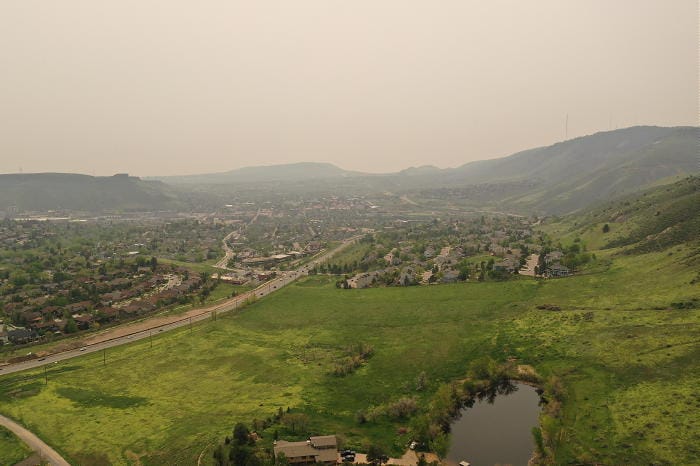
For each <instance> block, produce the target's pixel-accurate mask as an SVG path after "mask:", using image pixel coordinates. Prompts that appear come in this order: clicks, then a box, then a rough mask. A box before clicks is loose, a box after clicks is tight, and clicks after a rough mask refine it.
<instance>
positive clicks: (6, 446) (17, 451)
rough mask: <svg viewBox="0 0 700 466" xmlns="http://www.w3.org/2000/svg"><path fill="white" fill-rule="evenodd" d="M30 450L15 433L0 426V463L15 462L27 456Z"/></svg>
mask: <svg viewBox="0 0 700 466" xmlns="http://www.w3.org/2000/svg"><path fill="white" fill-rule="evenodd" d="M31 452H32V451H31V450H30V449H29V447H27V446H26V445H25V444H24V442H22V441H21V440H20V439H18V438H17V437H16V436H15V434H13V433H12V432H10V431H9V430H7V429H6V428H4V427H2V426H0V464H8V465H9V464H15V463H19V462H20V461H22V460H23V459H25V458H27V457H28V456H29V455H30V454H31Z"/></svg>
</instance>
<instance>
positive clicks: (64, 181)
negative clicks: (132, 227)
mask: <svg viewBox="0 0 700 466" xmlns="http://www.w3.org/2000/svg"><path fill="white" fill-rule="evenodd" d="M11 206H14V207H16V208H17V209H19V210H20V211H47V210H64V209H65V210H79V211H90V212H97V211H104V210H124V211H132V210H168V209H175V208H179V207H182V206H183V202H182V200H181V199H180V196H179V194H178V193H177V192H176V191H174V190H173V188H171V187H169V186H167V185H165V184H164V183H160V182H157V181H143V180H141V179H139V178H135V177H128V176H126V175H115V176H111V177H95V176H88V175H75V174H68V173H34V174H9V175H0V210H5V209H6V208H8V207H11Z"/></svg>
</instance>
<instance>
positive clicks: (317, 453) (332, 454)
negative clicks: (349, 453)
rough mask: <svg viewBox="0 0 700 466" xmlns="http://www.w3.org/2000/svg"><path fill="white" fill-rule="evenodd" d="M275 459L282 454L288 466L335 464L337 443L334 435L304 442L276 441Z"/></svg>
mask: <svg viewBox="0 0 700 466" xmlns="http://www.w3.org/2000/svg"><path fill="white" fill-rule="evenodd" d="M274 447H275V448H274V451H275V459H277V458H278V457H279V456H280V454H283V455H284V456H285V457H286V458H287V461H288V462H289V464H313V463H324V464H336V463H337V461H338V441H337V440H336V438H335V435H322V436H318V437H309V439H308V440H307V441H305V442H287V441H285V440H278V441H277V442H275V445H274Z"/></svg>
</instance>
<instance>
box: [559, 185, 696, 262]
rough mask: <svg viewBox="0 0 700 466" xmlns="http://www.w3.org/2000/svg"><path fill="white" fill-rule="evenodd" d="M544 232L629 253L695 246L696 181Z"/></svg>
mask: <svg viewBox="0 0 700 466" xmlns="http://www.w3.org/2000/svg"><path fill="white" fill-rule="evenodd" d="M606 225H607V227H606ZM548 229H549V231H550V233H553V234H554V236H562V235H565V236H568V237H575V236H579V237H581V238H582V239H583V240H584V241H585V242H587V243H588V244H589V245H590V246H592V247H595V248H603V249H610V248H622V251H623V252H625V253H627V254H631V253H642V252H652V251H662V250H665V249H667V248H669V247H671V246H676V245H680V244H690V245H698V244H700V234H699V233H700V177H697V176H690V177H687V178H684V179H682V180H680V181H677V182H675V183H672V184H669V185H663V186H658V187H655V188H651V189H648V190H646V191H644V192H642V193H638V194H633V195H628V196H625V197H622V198H620V199H618V200H613V201H609V202H606V203H603V204H600V205H598V206H596V207H592V208H589V209H588V210H586V211H583V212H581V213H580V214H578V215H574V216H571V217H567V218H565V219H563V220H562V221H558V222H556V223H555V224H553V225H550V226H548Z"/></svg>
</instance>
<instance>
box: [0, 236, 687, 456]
mask: <svg viewBox="0 0 700 466" xmlns="http://www.w3.org/2000/svg"><path fill="white" fill-rule="evenodd" d="M669 252H670V253H671V254H670V255H669ZM693 253H694V250H693V249H692V248H687V247H676V248H674V249H673V250H669V251H663V252H657V253H650V254H644V255H630V256H619V257H614V258H612V259H610V260H608V259H607V258H601V259H600V260H599V261H598V264H597V265H596V266H595V267H593V268H592V269H590V270H589V271H588V273H586V274H583V275H580V276H576V277H573V278H569V279H561V280H550V281H544V282H541V281H540V282H538V281H534V280H529V279H521V280H515V281H510V282H502V283H466V284H458V285H448V286H434V287H410V288H384V289H382V288H379V289H365V290H339V289H336V288H335V286H334V284H333V280H332V279H327V278H321V277H317V278H310V279H307V280H305V281H302V282H300V283H297V284H295V285H292V286H290V287H289V288H286V289H284V290H281V291H280V292H278V293H276V294H274V295H271V296H270V297H268V298H265V299H263V300H261V301H259V302H257V303H255V304H253V305H252V306H250V307H249V308H248V309H246V310H245V311H244V312H243V313H241V314H239V315H235V316H230V317H226V318H221V319H219V320H218V321H217V322H210V323H207V324H204V325H201V326H198V327H195V330H194V332H193V333H191V334H190V333H189V332H188V331H187V330H182V331H179V332H174V333H168V334H164V335H161V336H160V337H158V338H157V339H155V341H154V345H153V348H152V349H151V348H150V346H149V343H148V342H147V341H145V342H139V343H135V344H132V345H129V346H126V347H121V348H118V349H114V350H110V351H109V352H108V353H107V365H106V366H103V365H102V356H101V355H87V356H85V357H82V358H79V359H74V360H71V361H70V362H66V363H62V364H59V365H56V366H55V367H52V368H51V370H50V372H49V383H48V385H44V384H43V378H42V376H43V371H35V372H30V373H29V374H20V375H13V376H6V377H3V378H0V411H2V412H3V413H5V414H8V415H10V416H12V417H14V418H16V419H18V420H20V421H21V422H23V423H24V424H26V425H27V426H29V427H30V428H31V429H33V430H35V431H36V432H37V433H38V434H39V435H40V436H42V437H43V438H44V439H45V440H46V441H48V443H50V444H52V445H53V446H55V447H57V448H58V449H59V450H60V451H62V452H63V453H64V454H65V455H66V456H67V457H69V458H70V459H72V460H73V461H75V463H76V464H90V465H99V464H107V463H108V462H111V463H116V464H136V463H137V460H138V461H141V462H142V464H154V465H155V464H164V463H168V464H193V463H194V462H195V461H196V459H197V458H198V457H199V455H200V454H202V452H204V458H205V459H208V457H209V455H210V453H211V452H210V450H207V448H208V447H209V448H210V447H211V446H212V445H213V444H214V443H216V442H220V441H221V439H222V438H223V437H224V436H225V435H226V434H227V433H228V432H230V428H231V427H232V426H233V424H234V423H236V422H239V421H242V422H246V423H249V424H250V422H251V421H252V420H253V419H254V418H258V419H263V418H266V417H268V416H271V415H272V414H274V413H275V412H276V411H277V410H278V408H280V407H282V408H284V409H286V408H287V407H290V408H291V409H292V412H303V413H305V414H307V415H308V416H309V423H308V432H304V434H306V433H327V432H338V433H342V434H343V436H344V437H345V440H346V443H347V444H348V445H350V446H352V447H354V448H356V449H360V450H361V449H363V448H365V447H366V445H367V443H369V442H370V441H374V442H379V443H382V444H384V445H385V446H386V447H388V448H390V449H391V450H392V451H393V452H394V453H398V452H400V450H401V449H402V448H403V446H404V445H405V442H406V441H407V440H408V438H407V436H406V435H402V434H399V433H398V432H399V431H398V430H397V429H398V427H400V426H406V425H407V424H408V423H407V421H391V420H388V419H385V418H380V419H378V420H376V421H373V422H368V423H366V424H358V422H357V421H356V419H355V414H356V412H357V411H358V410H361V409H367V408H369V407H371V406H373V405H374V406H376V405H382V404H385V403H390V402H392V401H395V400H397V399H398V398H400V397H402V396H417V397H418V399H419V404H420V406H426V405H427V403H428V401H429V400H430V398H431V397H432V395H433V393H434V392H435V390H436V389H437V388H438V386H439V384H440V383H441V382H446V381H451V380H457V379H460V378H462V377H463V376H464V374H465V371H466V368H467V367H468V366H469V364H470V363H471V362H472V361H474V360H475V359H477V358H479V357H481V356H484V355H489V356H491V357H493V358H496V359H498V360H504V359H505V358H507V357H515V358H518V362H519V363H522V364H531V365H533V366H534V367H535V368H536V369H537V371H539V372H540V373H541V374H542V375H543V376H545V377H548V376H550V375H557V376H559V377H560V378H561V380H562V381H563V384H564V387H565V389H566V393H567V395H566V399H565V402H564V407H563V411H562V417H561V418H559V419H554V420H550V421H547V424H546V426H545V427H546V429H549V430H551V431H552V432H553V436H552V438H554V439H558V440H556V441H555V442H554V444H553V445H552V448H553V449H554V451H555V452H556V461H557V463H558V464H565V463H568V462H574V463H581V462H590V461H593V460H595V461H598V462H602V463H604V464H619V465H623V464H629V465H636V464H649V463H652V462H653V463H655V464H693V462H694V461H695V460H696V458H697V457H698V456H697V455H698V451H697V445H698V441H699V440H700V428H699V427H698V425H697V423H695V422H694V417H693V413H694V412H695V410H697V408H698V407H699V406H700V398H699V396H698V392H697V386H698V384H699V383H700V362H698V361H700V349H699V346H698V344H697V342H698V341H699V340H700V315H699V312H700V311H698V309H675V308H674V306H673V305H672V303H675V302H680V301H683V302H688V301H689V302H692V299H693V298H697V297H699V296H700V284H698V283H694V284H692V283H693V279H694V278H695V276H696V275H697V273H698V266H697V265H694V266H688V265H686V264H685V263H684V261H685V260H686V259H687V258H688V257H689V256H690V255H692V254H693ZM542 304H555V305H557V306H559V307H560V308H561V310H560V311H546V310H540V309H538V308H537V306H538V305H542ZM354 343H365V344H370V345H372V346H373V347H374V349H375V351H374V356H373V357H372V358H371V359H369V361H368V362H367V363H366V364H365V365H364V366H363V367H361V368H360V369H359V370H357V371H356V372H354V373H352V374H351V375H348V376H346V377H342V378H339V377H335V376H333V375H331V374H330V372H331V371H332V368H333V367H334V364H335V362H336V361H337V360H338V359H339V358H341V357H342V356H343V354H344V351H345V349H346V348H347V346H348V345H350V344H354ZM423 371H424V372H425V373H426V374H427V380H428V384H427V388H426V390H424V391H422V392H416V391H415V381H416V379H417V377H418V375H419V374H420V373H421V372H423ZM276 428H278V429H279V430H280V434H281V435H282V436H283V437H290V436H292V435H291V433H290V432H289V431H287V430H285V428H284V427H276ZM271 431H272V429H268V431H265V432H264V433H263V435H264V438H265V440H264V441H265V442H269V441H270V439H271V438H272V432H271ZM297 435H298V436H301V435H302V434H301V433H297ZM205 464H206V463H205Z"/></svg>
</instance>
